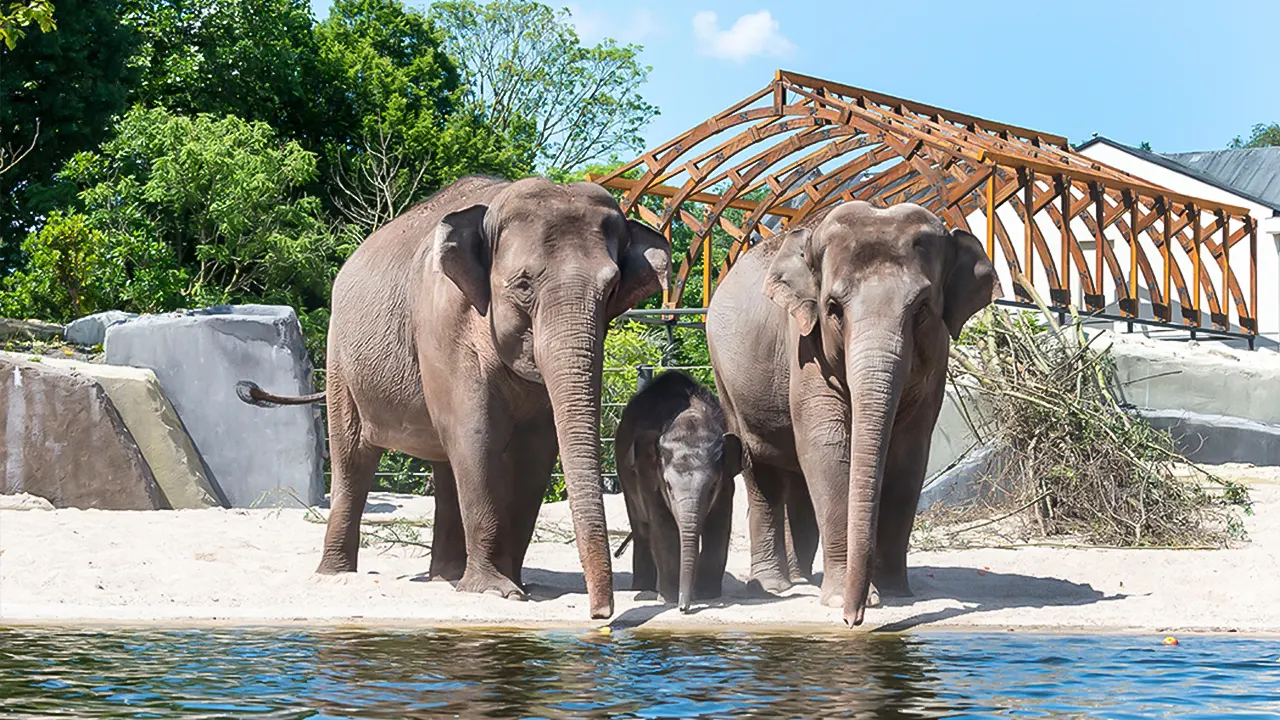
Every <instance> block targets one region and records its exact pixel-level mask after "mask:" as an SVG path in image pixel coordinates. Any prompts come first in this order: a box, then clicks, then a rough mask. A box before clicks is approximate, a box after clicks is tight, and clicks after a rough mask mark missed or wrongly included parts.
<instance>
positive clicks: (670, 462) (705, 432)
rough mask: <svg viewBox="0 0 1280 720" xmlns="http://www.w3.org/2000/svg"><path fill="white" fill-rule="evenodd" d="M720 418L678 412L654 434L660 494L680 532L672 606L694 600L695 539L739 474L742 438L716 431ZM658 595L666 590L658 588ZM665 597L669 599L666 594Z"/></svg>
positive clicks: (682, 608)
mask: <svg viewBox="0 0 1280 720" xmlns="http://www.w3.org/2000/svg"><path fill="white" fill-rule="evenodd" d="M723 427H724V421H723V419H717V421H714V422H708V418H707V416H706V415H704V414H699V413H692V412H686V413H682V414H681V415H679V416H677V417H676V419H675V420H674V421H673V422H672V423H671V426H670V427H669V428H667V429H666V430H665V431H664V432H663V433H662V434H661V435H659V436H657V437H656V438H654V450H653V451H654V452H655V453H656V455H657V458H656V459H657V467H658V468H659V469H660V473H661V489H662V497H663V499H664V500H665V501H666V504H667V507H668V508H670V510H671V515H672V516H673V517H674V518H675V521H676V528H677V529H678V531H679V547H680V586H679V589H678V593H677V600H676V602H677V607H678V608H679V610H680V612H688V611H689V605H690V603H691V602H692V601H693V586H694V575H695V569H696V567H697V563H698V552H699V539H700V538H701V537H702V530H703V525H704V524H705V522H706V519H707V514H708V513H709V512H710V511H711V507H712V504H713V502H714V501H715V499H716V494H717V493H720V492H724V489H723V488H724V487H725V486H726V485H731V484H732V483H733V478H734V477H735V476H736V475H737V474H738V473H740V472H742V442H741V441H740V440H739V439H738V436H737V435H734V434H733V433H721V428H723ZM660 589H661V590H662V591H663V593H664V594H665V593H668V592H670V589H669V588H660ZM668 601H670V598H668Z"/></svg>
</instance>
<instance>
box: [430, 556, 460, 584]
mask: <svg viewBox="0 0 1280 720" xmlns="http://www.w3.org/2000/svg"><path fill="white" fill-rule="evenodd" d="M466 572H467V564H466V562H465V561H463V562H461V563H452V562H441V563H435V562H433V563H431V569H430V570H429V571H428V574H429V575H430V576H431V580H432V581H437V580H443V581H445V582H458V581H459V580H461V579H462V576H463V575H465V574H466Z"/></svg>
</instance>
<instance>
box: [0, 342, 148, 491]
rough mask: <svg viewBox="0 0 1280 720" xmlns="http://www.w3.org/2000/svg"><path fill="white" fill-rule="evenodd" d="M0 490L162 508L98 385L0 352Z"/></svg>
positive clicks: (131, 441)
mask: <svg viewBox="0 0 1280 720" xmlns="http://www.w3.org/2000/svg"><path fill="white" fill-rule="evenodd" d="M0 470H2V471H3V475H0V493H4V494H6V495H13V494H20V493H29V494H31V495H38V496H40V497H42V498H45V499H46V500H48V501H49V502H50V503H52V504H53V506H54V507H60V508H66V507H71V508H82V509H90V508H96V509H101V510H157V509H162V508H166V507H168V506H167V504H166V502H165V500H164V495H163V494H162V493H161V492H160V488H159V486H158V485H157V484H156V480H155V477H154V476H153V475H152V473H151V468H150V467H148V466H147V462H146V460H145V459H143V456H142V452H141V451H140V450H139V449H138V445H137V443H135V442H134V439H133V436H132V435H131V434H130V433H129V429H128V428H127V427H126V426H125V423H124V420H122V419H121V417H120V413H119V412H117V411H116V407H115V405H114V404H112V402H111V398H110V397H108V395H107V393H106V391H105V390H103V388H102V386H101V385H99V384H98V383H97V382H96V381H95V380H94V379H93V378H91V377H89V376H87V375H82V374H80V373H77V372H73V371H70V370H67V369H64V368H59V367H54V366H53V365H50V364H47V363H43V362H32V361H29V360H23V359H15V358H13V357H12V356H6V357H0Z"/></svg>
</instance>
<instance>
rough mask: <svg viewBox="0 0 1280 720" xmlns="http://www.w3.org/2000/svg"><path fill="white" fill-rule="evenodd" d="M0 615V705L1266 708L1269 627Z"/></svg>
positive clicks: (1140, 712) (499, 710) (1257, 712)
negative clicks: (1182, 629)
mask: <svg viewBox="0 0 1280 720" xmlns="http://www.w3.org/2000/svg"><path fill="white" fill-rule="evenodd" d="M1158 643H1159V639H1158V638H1152V637H1116V636H1099V637H1089V636H1079V635H1071V636H1053V635H1021V634H1019V635H1007V634H960V633H934V634H928V633H926V634H918V635H909V636H897V635H867V634H859V635H852V636H850V637H847V638H833V637H805V636H777V635H753V634H747V633H736V634H722V635H704V636H696V635H659V634H652V633H637V632H619V633H618V634H615V635H613V636H610V637H605V636H601V635H598V634H593V633H571V632H544V633H534V632H526V633H518V632H453V631H432V632H400V633H356V632H337V631H334V632H326V631H306V632H299V631H289V632H283V631H265V630H256V629H244V630H232V629H221V630H173V631H164V630H154V631H119V630H100V631H98V630H61V629H36V628H20V629H0V713H14V714H25V715H42V716H75V717H98V718H109V717H131V718H147V717H154V718H159V717H191V718H215V717H217V718H221V717H246V716H252V717H264V718H356V717H361V718H401V717H414V718H416V717H424V718H425V717H530V718H595V717H618V718H646V719H647V718H674V717H680V718H689V717H698V718H722V717H742V716H746V717H875V718H941V717H954V718H994V717H1002V718H1004V717H1025V718H1080V717H1088V718H1108V719H1111V718H1117V719H1118V718H1152V717H1157V718H1159V717H1170V718H1172V717H1179V718H1221V717H1231V718H1240V719H1243V718H1264V717H1265V718H1274V717H1277V716H1280V641H1275V640H1259V639H1241V638H1225V637H1194V638H1186V639H1184V640H1183V643H1182V644H1181V645H1178V646H1175V647H1164V646H1161V645H1159V644H1158Z"/></svg>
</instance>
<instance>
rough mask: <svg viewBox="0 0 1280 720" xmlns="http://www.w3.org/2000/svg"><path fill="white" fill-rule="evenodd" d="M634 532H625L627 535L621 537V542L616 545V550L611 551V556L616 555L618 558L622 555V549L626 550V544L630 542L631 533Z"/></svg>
mask: <svg viewBox="0 0 1280 720" xmlns="http://www.w3.org/2000/svg"><path fill="white" fill-rule="evenodd" d="M634 534H635V533H633V532H629V533H627V536H626V537H625V538H623V539H622V544H621V545H619V546H618V549H617V550H615V551H613V556H614V557H616V558H620V557H622V553H623V551H624V550H626V549H627V546H628V545H630V544H631V536H632V535H634Z"/></svg>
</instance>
